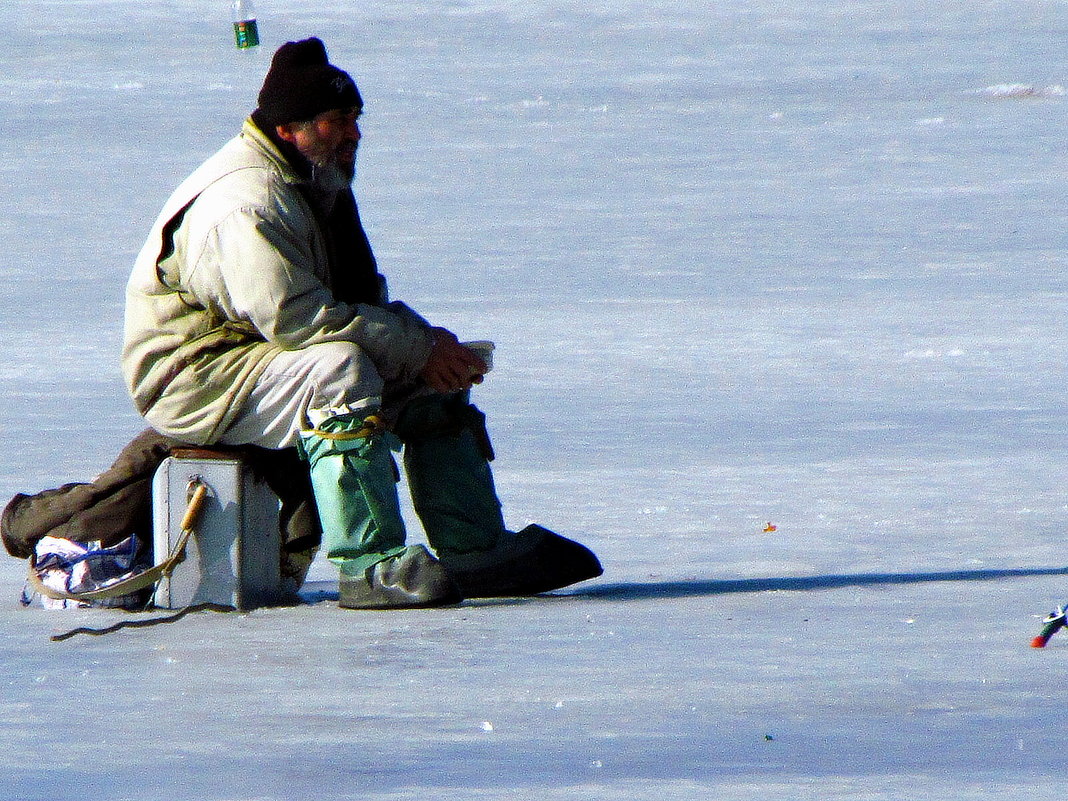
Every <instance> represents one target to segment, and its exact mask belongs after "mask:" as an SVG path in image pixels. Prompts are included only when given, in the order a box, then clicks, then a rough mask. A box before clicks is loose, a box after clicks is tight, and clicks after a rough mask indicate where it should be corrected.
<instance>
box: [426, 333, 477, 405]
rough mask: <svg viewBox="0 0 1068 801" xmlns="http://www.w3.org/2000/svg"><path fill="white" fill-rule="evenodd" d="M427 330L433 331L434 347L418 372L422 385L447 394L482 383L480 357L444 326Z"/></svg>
mask: <svg viewBox="0 0 1068 801" xmlns="http://www.w3.org/2000/svg"><path fill="white" fill-rule="evenodd" d="M430 330H431V331H432V332H433V334H434V349H433V350H432V351H430V358H429V359H427V362H426V366H425V367H424V368H423V371H422V372H421V373H420V374H419V375H420V376H421V377H422V379H423V380H424V381H425V382H426V385H427V386H428V387H430V388H431V389H432V390H434V391H435V392H441V393H444V394H449V393H451V392H460V391H462V390H465V389H470V388H471V385H472V384H480V383H482V376H483V375H484V374H485V373H486V369H487V367H486V363H485V362H484V361H482V359H481V357H480V356H479V355H478V354H477V353H475V352H474V351H473V350H469V349H467V348H465V347H464V346H463V345H461V344H460V341H459V340H458V339H457V338H456V335H455V334H453V333H452V332H451V331H448V330H446V329H444V328H432V329H430Z"/></svg>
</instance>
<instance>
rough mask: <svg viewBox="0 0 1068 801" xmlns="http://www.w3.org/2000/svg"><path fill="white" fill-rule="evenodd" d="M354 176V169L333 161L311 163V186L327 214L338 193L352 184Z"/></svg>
mask: <svg viewBox="0 0 1068 801" xmlns="http://www.w3.org/2000/svg"><path fill="white" fill-rule="evenodd" d="M355 177H356V174H355V169H353V170H348V169H345V168H344V167H341V166H340V165H339V164H338V163H337V162H335V161H330V162H328V163H326V164H314V163H313V164H312V181H311V183H312V188H313V189H314V190H315V194H316V195H318V197H319V202H320V203H321V204H322V205H323V207H324V209H325V211H326V212H327V213H328V214H329V213H330V210H331V209H332V208H333V207H334V202H335V201H336V200H337V196H338V194H339V193H340V192H341V191H342V190H344V189H347V188H348V187H350V186H352V182H353V180H354V179H355Z"/></svg>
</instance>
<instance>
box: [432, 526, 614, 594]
mask: <svg viewBox="0 0 1068 801" xmlns="http://www.w3.org/2000/svg"><path fill="white" fill-rule="evenodd" d="M442 564H444V565H445V568H446V570H448V572H449V575H450V576H451V577H452V579H453V580H454V581H455V582H456V584H457V586H458V587H459V588H460V591H461V592H462V593H463V594H464V597H466V598H499V597H507V596H521V595H537V594H538V593H542V592H549V591H551V590H558V589H560V588H561V587H567V586H568V585H570V584H575V583H577V582H579V581H586V580H587V579H592V578H596V577H597V576H599V575H601V574H602V573H603V572H604V568H602V567H601V563H600V562H599V561H598V559H597V557H596V556H595V555H594V553H593V551H591V550H590V549H589V548H587V547H586V546H584V545H580V544H579V543H577V542H574V541H573V540H569V539H567V538H566V537H561V536H560V535H559V534H554V533H553V532H551V531H549V530H548V529H545V528H542V527H541V526H536V525H530V526H527V527H526V528H525V529H523V530H522V531H520V532H519V533H518V534H510V533H506V534H505V535H503V536H502V537H501V538H500V541H499V542H498V544H497V547H496V548H494V549H493V550H492V551H483V552H480V553H471V554H459V555H442Z"/></svg>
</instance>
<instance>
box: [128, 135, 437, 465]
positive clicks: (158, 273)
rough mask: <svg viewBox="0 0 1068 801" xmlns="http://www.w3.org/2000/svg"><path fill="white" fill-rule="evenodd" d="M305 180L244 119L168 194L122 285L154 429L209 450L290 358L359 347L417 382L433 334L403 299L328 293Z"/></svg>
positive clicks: (135, 368) (143, 409) (386, 370)
mask: <svg viewBox="0 0 1068 801" xmlns="http://www.w3.org/2000/svg"><path fill="white" fill-rule="evenodd" d="M300 180H301V179H300V177H299V176H298V175H297V174H296V172H295V171H294V170H293V169H292V167H291V166H290V165H289V163H288V162H287V161H286V160H285V159H284V158H283V157H282V155H281V154H280V153H279V152H278V150H277V149H276V148H275V147H274V145H273V144H272V143H271V142H270V140H269V139H267V137H266V136H264V135H263V133H262V132H261V131H260V130H259V129H258V128H257V127H256V126H255V125H254V124H253V123H252V121H251V120H247V121H246V122H245V125H244V127H243V129H242V131H241V134H240V135H239V136H238V137H236V138H235V139H233V140H231V141H230V142H228V143H227V144H226V145H225V146H224V147H223V148H222V149H221V150H220V151H219V152H218V153H216V154H215V155H214V156H212V157H211V158H210V159H208V161H206V162H205V163H204V164H203V165H202V166H201V167H200V168H198V169H197V170H196V171H195V172H194V173H193V174H192V175H191V176H190V177H189V178H187V179H186V180H185V181H184V182H183V183H182V184H181V186H179V187H178V189H177V190H176V191H175V193H174V194H173V195H172V196H171V198H170V200H169V201H168V202H167V204H166V205H165V206H164V209H163V212H162V213H161V214H160V216H159V218H158V219H157V220H156V223H155V225H154V226H153V228H152V232H151V234H150V235H149V237H148V241H147V242H146V243H145V245H144V247H143V248H142V249H141V253H140V255H139V256H138V257H137V261H136V263H135V266H134V270H133V274H132V275H131V276H130V281H129V283H128V285H127V290H126V332H125V347H124V349H123V356H122V365H123V374H124V376H125V378H126V383H127V386H128V388H129V390H130V393H131V395H132V397H133V400H134V405H135V406H136V407H137V409H138V411H140V413H141V414H143V415H144V416H145V417H146V418H147V419H148V421H149V422H150V423H152V425H153V426H154V427H155V428H157V429H158V430H160V431H161V432H163V433H166V434H168V435H169V436H172V437H175V438H178V439H182V440H185V441H187V442H191V443H198V444H208V443H212V442H214V441H215V440H216V439H217V437H218V436H219V435H220V434H221V433H222V432H223V431H225V429H226V427H227V426H228V425H229V423H230V422H231V421H232V420H233V418H234V416H235V414H236V413H237V412H238V411H239V410H240V407H241V404H242V403H243V402H244V401H245V399H246V398H247V397H248V393H249V391H250V390H251V389H252V386H253V384H254V383H255V381H256V378H257V377H258V376H259V374H260V373H261V372H262V370H263V368H264V367H265V366H266V365H267V363H268V362H269V361H270V360H271V359H272V358H273V357H274V356H275V355H276V354H278V353H279V352H281V351H283V350H296V349H300V348H305V347H308V346H309V345H313V344H316V343H320V342H337V341H346V342H353V343H355V344H357V345H359V346H360V347H361V348H363V349H364V350H365V352H366V353H367V354H368V356H370V358H371V360H372V361H373V362H374V364H375V366H376V368H377V369H378V371H379V372H380V374H381V375H382V378H383V379H384V380H386V381H407V380H411V379H413V378H414V377H415V376H416V375H417V374H418V372H419V371H420V370H421V369H422V368H423V366H424V365H425V364H426V360H427V358H428V357H429V355H430V350H431V346H432V343H433V339H432V336H431V334H430V333H429V331H428V329H427V326H426V324H425V322H424V321H422V320H421V319H420V318H418V316H417V315H415V314H414V313H413V312H411V311H410V310H409V309H407V307H404V306H403V305H402V304H391V305H390V306H386V307H383V306H372V305H364V304H360V305H348V304H344V303H339V302H337V301H335V300H334V299H333V296H332V295H331V291H330V286H329V280H330V278H329V267H328V262H327V251H326V243H325V241H324V239H323V235H322V232H321V231H320V228H319V225H318V223H317V222H316V218H315V214H314V212H313V211H312V209H311V207H310V206H309V204H308V202H307V200H306V199H305V197H304V195H303V194H302V192H301V191H300V190H299V189H298V185H299V183H300Z"/></svg>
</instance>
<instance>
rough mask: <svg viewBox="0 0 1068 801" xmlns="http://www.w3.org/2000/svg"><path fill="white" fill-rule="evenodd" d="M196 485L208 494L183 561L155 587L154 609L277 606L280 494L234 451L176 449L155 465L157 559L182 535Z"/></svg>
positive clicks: (159, 559) (153, 488) (278, 594)
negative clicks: (206, 606)
mask: <svg viewBox="0 0 1068 801" xmlns="http://www.w3.org/2000/svg"><path fill="white" fill-rule="evenodd" d="M197 482H202V483H203V484H204V485H205V486H206V487H207V497H206V500H205V503H204V506H203V508H202V511H201V513H200V515H199V517H198V519H197V522H196V524H195V525H194V526H193V536H191V537H190V538H189V541H188V543H187V545H186V557H185V560H184V561H182V562H181V563H180V564H179V565H178V566H177V567H176V568H175V569H174V572H173V573H172V574H171V576H170V578H167V577H164V578H162V579H161V580H160V582H159V584H158V585H157V587H156V593H155V596H154V602H155V604H156V606H158V607H161V608H164V609H181V608H184V607H186V606H192V605H194V604H201V603H216V604H226V605H229V606H233V607H236V608H237V609H241V610H246V609H254V608H256V607H259V606H271V605H273V604H278V603H281V601H282V598H283V593H282V581H281V572H280V569H279V549H280V540H281V535H280V533H279V529H278V509H279V504H278V498H277V497H276V496H275V495H274V493H273V492H271V490H270V488H268V486H267V485H266V484H265V483H264V482H263V481H260V480H259V479H257V478H256V476H255V475H254V474H253V473H252V470H251V469H249V468H248V466H247V465H245V464H244V463H243V462H242V461H241V459H240V457H239V456H238V455H236V454H233V453H227V452H220V451H211V450H193V449H190V450H175V451H174V452H172V454H171V456H170V457H169V458H167V459H166V460H164V462H163V463H162V464H161V465H160V467H159V469H158V470H157V471H156V475H155V478H154V480H153V483H152V506H153V516H154V520H153V535H154V543H153V545H154V558H155V563H156V564H160V563H161V562H163V561H164V560H165V559H166V558H167V556H168V555H169V554H170V552H171V550H172V549H173V548H174V545H175V543H176V542H177V541H178V539H179V537H181V534H182V531H181V524H182V518H183V517H184V516H185V513H186V509H187V506H188V503H189V498H190V496H191V491H192V489H193V488H194V487H195V486H196V483H197Z"/></svg>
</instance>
